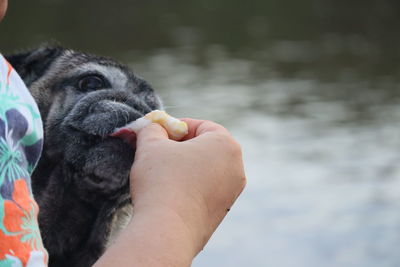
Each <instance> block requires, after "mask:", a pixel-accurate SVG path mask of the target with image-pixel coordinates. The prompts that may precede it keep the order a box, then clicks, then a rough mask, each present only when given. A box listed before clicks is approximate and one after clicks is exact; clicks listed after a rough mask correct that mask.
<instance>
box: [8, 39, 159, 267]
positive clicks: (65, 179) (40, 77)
mask: <svg viewBox="0 0 400 267" xmlns="http://www.w3.org/2000/svg"><path fill="white" fill-rule="evenodd" d="M7 59H8V60H9V61H10V63H11V64H12V65H13V66H14V68H15V69H16V70H17V72H18V73H19V74H20V76H21V77H22V78H23V80H24V81H25V83H26V84H27V86H28V88H29V90H30V92H31V94H32V95H33V97H34V99H35V100H36V102H37V104H38V106H39V110H40V113H41V116H42V119H43V122H44V134H45V139H44V150H43V154H42V157H41V159H40V161H39V164H38V166H37V168H36V170H35V172H34V173H33V176H32V187H33V192H34V195H35V198H36V200H37V202H38V204H39V206H40V209H41V212H40V214H39V222H40V226H41V232H42V235H43V240H44V242H45V245H46V246H47V247H48V249H49V252H50V260H52V259H53V263H54V262H55V261H57V262H58V260H54V259H57V258H58V259H59V262H65V261H66V258H71V257H72V258H74V257H76V259H72V258H71V262H74V263H71V262H69V264H71V265H70V266H74V264H76V266H85V264H88V263H90V262H93V261H94V260H95V259H96V258H97V257H98V256H99V253H100V252H101V250H102V247H103V246H104V245H105V244H104V243H105V241H106V239H107V238H108V237H107V235H108V233H107V232H109V231H110V226H109V225H107V224H111V221H112V220H113V217H115V216H114V213H115V211H116V209H118V207H121V205H123V203H126V202H127V201H129V184H128V183H129V171H130V167H131V165H132V163H133V159H134V148H133V147H132V145H130V144H128V143H125V142H124V141H123V140H121V139H119V138H115V137H111V136H109V135H110V134H111V133H112V132H113V131H114V130H115V129H116V128H118V127H121V126H124V125H126V124H127V123H129V122H131V121H133V120H136V119H137V118H139V117H142V116H143V115H144V114H146V113H148V112H150V111H151V110H154V109H158V108H160V106H161V103H160V100H159V98H158V97H157V96H156V95H155V93H154V91H153V89H152V88H151V87H150V85H149V84H148V83H146V82H145V81H144V80H143V79H141V78H139V77H137V76H136V75H135V74H133V72H132V71H131V70H129V69H128V68H127V67H125V66H123V65H121V64H119V63H117V62H115V61H114V60H111V59H108V58H103V57H98V56H93V55H89V54H85V53H80V52H76V51H72V50H67V49H63V48H59V47H52V48H48V47H45V48H40V49H37V50H33V51H30V52H27V53H20V54H16V55H13V56H8V57H7ZM65 209H67V210H68V211H67V213H68V217H67V218H68V219H66V218H64V219H62V218H61V219H59V218H57V217H59V216H57V215H56V214H57V212H59V210H65ZM96 220H97V221H98V222H97V223H95V222H96ZM88 232H92V234H91V235H90V237H88ZM94 232H96V234H93V233H94ZM85 243H86V244H87V245H86V246H87V248H88V249H89V248H90V250H89V252H88V251H86V252H85V254H84V252H80V253H79V254H80V255H81V256H80V257H78V256H77V254H78V252H76V251H78V248H79V247H80V249H79V251H84V250H83V249H82V246H83V245H82V244H85ZM94 246H98V247H99V250H98V251H97V252H93V251H96V250H94V249H93V247H94ZM74 248H76V249H77V250H76V251H75V252H73V251H74ZM67 251H69V252H68V253H69V254H68V253H67ZM92 252H93V255H91V253H92ZM83 254H84V256H83ZM90 255H91V256H90ZM82 258H86V261H85V260H82ZM83 262H86V263H83ZM55 265H59V264H55Z"/></svg>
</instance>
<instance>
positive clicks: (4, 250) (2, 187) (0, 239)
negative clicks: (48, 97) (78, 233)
mask: <svg viewBox="0 0 400 267" xmlns="http://www.w3.org/2000/svg"><path fill="white" fill-rule="evenodd" d="M42 144H43V128H42V121H41V118H40V113H39V110H38V108H37V106H36V103H35V101H34V100H33V98H32V96H31V95H30V93H29V91H28V89H27V88H26V86H25V84H24V82H23V81H22V79H21V78H20V77H19V75H18V74H17V73H16V71H15V70H14V69H13V68H12V66H11V65H10V64H9V63H8V62H7V61H6V60H5V59H4V57H3V56H2V55H1V54H0V267H9V266H10V267H11V266H12V267H20V266H29V267H38V266H40V267H43V266H47V259H48V255H47V252H46V250H45V249H44V247H43V243H42V239H41V236H40V232H39V227H38V221H37V216H38V212H39V208H38V205H37V204H36V202H35V200H34V199H33V195H32V189H31V179H30V175H31V173H32V171H33V169H34V167H35V165H36V163H37V161H38V159H39V156H40V153H41V150H42Z"/></svg>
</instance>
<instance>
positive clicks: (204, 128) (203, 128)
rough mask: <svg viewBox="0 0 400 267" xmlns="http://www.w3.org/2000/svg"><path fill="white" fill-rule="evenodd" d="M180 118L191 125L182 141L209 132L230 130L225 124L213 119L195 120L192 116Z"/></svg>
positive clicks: (226, 131)
mask: <svg viewBox="0 0 400 267" xmlns="http://www.w3.org/2000/svg"><path fill="white" fill-rule="evenodd" d="M180 120H182V121H184V122H186V123H187V124H188V127H189V132H188V134H187V135H186V136H184V138H183V139H182V141H186V140H189V139H192V138H194V137H197V136H200V135H202V134H205V133H207V132H221V133H228V130H226V129H225V128H224V127H223V126H221V125H219V124H217V123H215V122H212V121H206V120H195V119H190V118H183V119H180Z"/></svg>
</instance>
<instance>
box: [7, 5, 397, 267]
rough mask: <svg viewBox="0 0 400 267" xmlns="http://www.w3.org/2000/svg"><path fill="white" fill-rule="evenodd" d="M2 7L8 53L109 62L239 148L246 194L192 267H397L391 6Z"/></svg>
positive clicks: (176, 110)
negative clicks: (80, 54) (85, 54)
mask: <svg viewBox="0 0 400 267" xmlns="http://www.w3.org/2000/svg"><path fill="white" fill-rule="evenodd" d="M11 2H12V3H10V10H9V13H8V15H7V17H6V19H5V21H4V22H3V23H2V24H1V25H0V51H2V52H3V53H6V52H11V51H15V50H19V49H23V48H29V47H34V46H36V45H38V44H40V43H42V42H44V41H57V42H59V43H60V44H63V45H65V46H68V47H71V48H74V49H80V50H83V51H89V52H92V53H98V54H102V55H108V56H112V57H115V58H117V59H119V60H121V61H123V62H125V63H127V64H129V65H131V66H132V67H133V68H134V70H135V71H136V72H137V73H139V74H140V75H141V76H143V77H145V78H146V79H147V80H148V81H150V82H151V83H152V84H153V86H154V87H155V88H156V90H157V91H158V92H159V93H160V94H161V95H162V97H163V99H164V102H165V105H166V106H167V109H168V110H169V112H170V113H171V114H174V115H176V116H193V117H199V118H207V119H211V120H216V121H218V122H220V123H222V124H224V125H225V126H226V127H228V128H229V129H230V130H231V131H232V132H233V134H234V135H235V136H236V138H237V139H238V140H239V142H240V143H241V144H242V146H243V150H244V157H245V165H246V171H247V176H248V186H247V188H246V191H245V192H244V193H243V195H242V196H241V198H240V199H239V201H238V202H237V205H236V206H235V207H234V208H233V209H232V211H231V213H230V214H229V216H228V217H227V219H226V221H225V222H224V223H223V224H222V227H221V228H220V229H219V230H218V231H217V233H216V234H215V235H214V237H213V238H212V240H211V241H210V243H209V244H208V245H207V247H206V248H205V249H204V251H203V252H202V253H201V255H200V256H199V257H198V259H197V260H196V261H195V263H194V264H193V266H199V267H200V266H232V267H236V266H237V267H239V266H254V267H264V266H273V267H289V266H293V267H295V266H296V267H299V266H300V267H320V266H332V267H333V266H335V267H347V266H357V267H358V266H360V267H372V266H379V267H380V266H384V267H392V266H393V267H395V266H400V254H399V253H398V248H399V247H400V167H399V160H400V154H399V148H400V134H399V128H400V107H399V104H400V90H399V77H400V76H399V74H400V66H399V60H400V52H399V47H400V46H399V45H400V38H399V33H398V32H399V28H400V27H399V26H400V9H399V8H400V2H398V1H394V0H393V1H372V0H366V1H362V2H360V1H334V0H319V1H317V0H315V1H312V0H304V1H294V0H293V1H290V0H286V1H277V0H274V1H272V0H271V1H264V0H251V1H237V0H230V1H228V0H220V1H211V0H203V1H192V0H189V1H168V2H167V1H156V0H149V1H122V0H117V1H113V2H111V1H104V0H101V1H77V0H74V1H66V0H64V1H63V0H58V1H55V0H54V1H50V0H47V1H45V0H40V1H39V0H36V1H21V0H19V1H18V0H14V1H11Z"/></svg>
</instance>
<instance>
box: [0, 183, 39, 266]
mask: <svg viewBox="0 0 400 267" xmlns="http://www.w3.org/2000/svg"><path fill="white" fill-rule="evenodd" d="M3 204H4V221H3V228H4V229H5V230H6V231H7V233H4V232H3V231H1V230H0V262H1V260H4V259H6V258H7V257H9V256H16V257H17V258H19V259H20V261H21V263H22V264H23V266H25V265H26V264H27V262H28V261H29V257H30V254H31V252H32V251H38V250H40V251H45V250H44V248H43V246H42V241H41V238H40V232H39V228H38V225H37V215H38V210H39V208H38V206H37V204H36V202H35V201H34V200H33V198H32V196H31V194H30V192H29V189H28V186H27V184H26V182H25V180H24V179H18V180H16V181H15V182H14V191H13V195H12V200H7V199H4V202H3ZM0 208H1V207H0Z"/></svg>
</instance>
